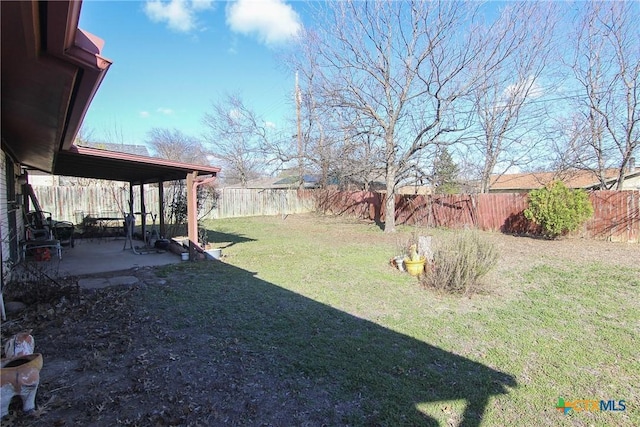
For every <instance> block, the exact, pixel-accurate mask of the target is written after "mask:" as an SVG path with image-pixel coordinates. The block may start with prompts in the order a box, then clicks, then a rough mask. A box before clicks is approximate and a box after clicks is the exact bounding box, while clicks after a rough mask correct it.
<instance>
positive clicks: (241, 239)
mask: <svg viewBox="0 0 640 427" xmlns="http://www.w3.org/2000/svg"><path fill="white" fill-rule="evenodd" d="M205 232H206V238H207V242H208V243H211V244H212V245H214V246H215V247H217V248H222V249H224V248H228V247H230V246H233V245H237V244H239V243H246V242H253V241H255V240H256V239H252V238H250V237H246V236H243V235H241V234H236V233H224V232H222V231H216V230H205Z"/></svg>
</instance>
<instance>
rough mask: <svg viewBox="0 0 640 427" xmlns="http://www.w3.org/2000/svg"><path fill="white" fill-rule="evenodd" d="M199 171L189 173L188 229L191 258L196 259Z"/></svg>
mask: <svg viewBox="0 0 640 427" xmlns="http://www.w3.org/2000/svg"><path fill="white" fill-rule="evenodd" d="M197 176H198V172H196V171H194V172H191V173H190V174H188V175H187V230H188V236H189V259H190V260H191V261H193V260H195V259H196V246H199V245H198V197H197V190H198V187H197V186H196V185H195V180H196V177H197Z"/></svg>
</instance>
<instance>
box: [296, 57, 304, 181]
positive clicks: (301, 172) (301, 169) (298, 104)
mask: <svg viewBox="0 0 640 427" xmlns="http://www.w3.org/2000/svg"><path fill="white" fill-rule="evenodd" d="M301 104H302V94H301V93H300V86H299V85H298V70H296V116H297V122H298V135H297V137H298V179H299V180H300V184H299V185H300V187H299V188H303V187H304V166H303V162H302V123H301V120H302V119H301V114H300V110H301V108H302V105H301Z"/></svg>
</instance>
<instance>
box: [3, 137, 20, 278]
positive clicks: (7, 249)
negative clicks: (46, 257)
mask: <svg viewBox="0 0 640 427" xmlns="http://www.w3.org/2000/svg"><path fill="white" fill-rule="evenodd" d="M0 169H1V170H0V233H1V236H2V238H1V239H0V245H1V250H2V267H1V268H2V277H3V280H10V279H11V277H10V272H11V267H12V265H14V264H16V263H18V262H19V260H20V254H19V245H20V241H21V240H22V236H24V217H23V215H22V206H23V202H24V200H23V199H24V197H23V195H22V187H21V186H20V185H19V184H18V181H17V179H16V177H17V176H18V175H20V172H21V169H20V165H19V164H15V163H13V161H11V158H10V157H9V156H8V155H7V153H5V152H4V151H2V150H0ZM11 186H13V188H11ZM10 195H11V197H9V196H10Z"/></svg>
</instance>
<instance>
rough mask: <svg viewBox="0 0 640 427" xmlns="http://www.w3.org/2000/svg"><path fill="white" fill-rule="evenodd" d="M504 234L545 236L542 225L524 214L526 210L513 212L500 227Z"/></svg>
mask: <svg viewBox="0 0 640 427" xmlns="http://www.w3.org/2000/svg"><path fill="white" fill-rule="evenodd" d="M500 231H501V232H502V233H504V234H512V235H514V236H527V237H534V238H543V233H542V227H540V226H539V225H538V224H536V223H535V222H533V221H531V220H529V219H527V218H526V217H525V216H524V210H521V211H520V212H515V213H512V214H511V215H509V216H508V217H507V219H505V221H504V223H503V224H502V226H501V227H500Z"/></svg>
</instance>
